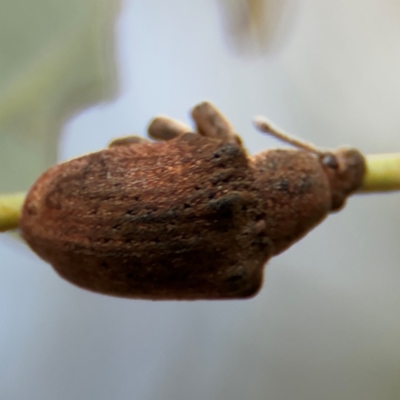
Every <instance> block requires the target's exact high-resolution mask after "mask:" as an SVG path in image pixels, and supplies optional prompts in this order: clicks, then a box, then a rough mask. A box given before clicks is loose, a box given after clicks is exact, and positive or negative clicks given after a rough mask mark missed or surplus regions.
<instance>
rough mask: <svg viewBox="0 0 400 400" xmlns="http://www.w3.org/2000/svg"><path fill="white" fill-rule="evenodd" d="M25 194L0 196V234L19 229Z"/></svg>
mask: <svg viewBox="0 0 400 400" xmlns="http://www.w3.org/2000/svg"><path fill="white" fill-rule="evenodd" d="M24 199H25V193H15V194H2V195H0V232H5V231H8V230H11V229H17V228H18V220H19V215H20V212H21V208H22V204H23V203H24Z"/></svg>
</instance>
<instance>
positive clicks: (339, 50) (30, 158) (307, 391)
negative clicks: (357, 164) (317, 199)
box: [0, 0, 400, 400]
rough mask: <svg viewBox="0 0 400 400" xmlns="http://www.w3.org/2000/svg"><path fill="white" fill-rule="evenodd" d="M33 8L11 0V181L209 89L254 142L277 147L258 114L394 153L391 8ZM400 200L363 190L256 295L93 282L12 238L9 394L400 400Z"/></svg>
mask: <svg viewBox="0 0 400 400" xmlns="http://www.w3.org/2000/svg"><path fill="white" fill-rule="evenodd" d="M29 3H30V4H31V8H32V7H33V6H32V5H35V7H36V8H35V7H33V8H35V9H40V12H38V11H36V14H35V13H34V12H33V11H32V10H30V9H29V7H28V6H27V4H28V2H26V0H25V1H23V0H15V1H13V2H11V1H10V0H1V1H0V5H1V9H2V11H1V13H0V20H3V23H2V24H1V26H2V27H3V28H1V29H2V30H3V34H2V35H0V154H2V157H3V159H2V161H0V162H1V164H0V165H1V170H2V175H0V179H1V181H0V185H1V186H3V187H2V188H1V189H2V191H11V190H25V189H26V188H27V187H28V185H29V184H31V183H33V181H34V179H35V177H36V176H37V174H38V173H39V170H43V169H44V167H45V166H46V165H48V164H50V163H52V162H55V160H56V159H58V160H65V159H68V158H71V157H75V156H78V155H82V154H84V153H86V152H89V151H95V150H98V149H101V148H103V147H105V146H106V144H107V143H108V142H109V141H110V140H111V139H112V138H115V137H117V136H123V135H128V134H132V133H134V134H140V135H145V129H146V126H147V123H148V121H149V120H150V119H151V118H152V117H153V116H154V115H156V114H160V113H162V114H168V115H170V116H172V117H174V118H179V119H181V120H184V121H187V122H189V119H188V112H189V109H190V108H191V107H192V106H193V105H195V104H196V103H197V102H199V101H202V100H205V99H207V100H210V101H212V102H213V103H214V104H216V105H217V106H218V107H219V108H220V109H221V111H222V112H224V113H225V115H226V116H227V117H228V118H229V119H230V121H231V122H232V124H233V125H234V126H235V128H236V130H237V132H239V133H240V134H241V135H242V137H243V139H244V142H245V144H246V146H247V148H248V149H249V151H250V152H251V153H255V152H257V151H259V150H262V149H265V148H268V147H273V146H282V144H281V143H279V142H276V141H275V140H273V139H271V138H269V137H267V136H262V135H261V134H259V133H257V132H256V131H255V130H254V129H253V128H252V124H251V118H252V117H253V116H254V115H256V114H264V115H266V116H268V117H269V118H271V119H272V120H273V121H274V122H276V123H277V124H278V125H280V126H282V127H283V128H285V129H286V130H288V131H289V132H293V133H296V134H297V135H298V136H300V137H302V138H304V139H306V140H309V141H311V142H314V143H315V144H317V145H319V146H322V147H336V146H340V145H344V144H351V145H353V146H355V147H358V148H359V149H360V150H361V151H363V152H365V153H367V154H369V153H378V152H379V153H383V152H392V151H400V142H399V131H400V114H399V111H398V110H399V109H400V77H399V71H400V40H399V37H400V3H399V2H398V1H395V0H353V1H351V2H350V1H345V0H320V1H313V0H285V1H282V0H268V1H266V0H265V1H263V0H248V1H245V0H243V1H241V0H237V1H236V0H224V1H222V0H221V1H219V2H218V1H217V0H203V1H191V2H188V1H184V0H168V1H163V0H151V1H145V0H125V1H122V3H121V4H118V3H117V2H116V1H107V0H102V1H99V2H98V3H96V2H95V3H93V2H92V4H91V5H90V6H88V7H87V8H85V7H86V4H89V3H90V1H89V0H87V1H80V2H78V1H75V0H71V1H70V2H62V1H53V2H49V1H47V2H46V1H45V0H30V1H29ZM35 3H37V4H35ZM62 4H64V7H66V8H68V7H69V6H71V8H70V9H69V8H68V9H63V8H62V7H63V6H62ZM66 4H68V7H67V6H66ZM93 4H96V6H94V5H93ZM39 5H40V7H42V8H39ZM99 5H100V6H99ZM75 6H76V7H75ZM98 6H99V8H97V7H98ZM13 7H14V8H13ZM74 7H75V8H74ZM57 18H61V19H62V18H65V21H67V22H68V23H67V22H65V21H64V22H65V23H64V22H63V23H64V25H63V23H61V22H57V21H58V20H57ZM68 18H70V19H68ZM60 21H61V20H60ZM71 21H72V22H71ZM88 21H89V22H90V23H89V22H88ZM83 26H85V27H86V28H85V29H86V30H85V29H83V30H80V28H81V27H83ZM89 28H90V29H89ZM7 29H8V30H9V31H7ZM45 29H49V32H51V34H46V30H45ZM55 30H56V31H57V32H56V33H55ZM7 32H12V34H11V33H10V34H8V36H4V35H6V34H7ZM35 32H38V33H40V35H38V36H37V43H39V44H43V43H46V46H45V47H44V48H41V46H40V45H38V46H37V48H35V47H34V46H33V45H30V44H29V42H28V43H26V42H25V39H27V38H30V40H33V39H32V38H33V36H34V34H35ZM65 32H68V34H70V33H74V34H75V36H74V38H72V39H71V37H70V36H68V35H65ZM80 35H82V36H80ZM67 39H68V40H67ZM7 41H8V42H7ZM48 41H50V42H49V44H48V45H47V42H48ZM5 42H7V43H8V47H7V46H5V45H4V43H5ZM14 42H15V43H16V45H15V47H13V46H12V44H13V43H14ZM7 43H6V44H7ZM10 43H11V47H10ZM21 43H24V45H25V48H24V47H23V46H22V47H21V46H20V47H17V44H18V45H19V44H21ZM77 43H78V44H79V46H81V47H79V46H78V45H77ZM2 45H4V46H3V47H2ZM63 46H64V47H65V49H66V50H65V51H64V50H63V49H64V47H63ZM74 46H75V47H74ZM32 48H34V49H36V50H35V51H33V50H32ZM16 49H22V50H21V53H18V52H17V50H16ZM29 49H30V50H31V51H30V52H29V51H28V50H29ZM61 50H62V51H61ZM75 50H76V51H75ZM63 51H64V52H63ZM39 55H40V57H39ZM28 56H29V57H31V58H29V59H28V60H27V59H26V57H28ZM24 57H25V58H24ZM85 57H86V58H85ZM43 60H45V62H44V61H43ZM49 60H50V61H49ZM114 60H115V63H114ZM52 63H53V64H52ZM42 65H44V66H45V67H46V68H47V69H46V68H44V69H41V68H42ZM31 66H32V68H30V67H31ZM28 67H29V68H28ZM18 68H20V69H18ZM35 68H36V69H35ZM54 71H55V72H54ZM70 73H71V77H70V76H69V75H68V74H70ZM7 74H8V75H7ZM82 74H83V75H82ZM116 77H118V78H117V79H116ZM75 78H76V79H75ZM24 79H25V81H24ZM29 79H31V80H29ZM32 82H33V83H32ZM116 82H118V85H117V83H116ZM13 85H14V86H13ZM24 85H25V86H24ZM50 87H51V89H50ZM24 88H25V89H24ZM72 89H73V90H72ZM46 90H47V91H46ZM10 93H11V94H10ZM43 93H44V94H46V96H47V97H46V98H44V97H45V96H44V94H43ZM54 93H55V94H56V95H55V94H54ZM7 96H8V97H7ZM29 96H30V97H29ZM89 105H90V106H89ZM84 106H85V107H84ZM7 107H8V108H7ZM77 110H79V111H77ZM18 113H20V114H18ZM58 133H60V135H58ZM1 148H2V150H1ZM7 157H8V158H7ZM0 159H1V157H0ZM1 186H0V187H1ZM399 204H400V198H399V195H398V194H385V195H368V196H367V195H363V196H361V195H359V196H354V198H351V199H350V200H349V201H348V204H347V206H346V207H345V209H344V210H342V211H341V212H340V213H338V214H334V215H331V216H330V217H329V218H328V219H327V220H326V221H325V222H324V223H323V224H322V225H321V226H319V227H318V228H316V229H315V230H314V231H313V232H311V233H310V234H309V235H308V236H307V237H306V238H305V239H303V240H302V241H301V242H300V243H298V244H296V245H295V246H293V247H292V248H291V249H289V250H288V251H286V252H285V253H284V254H282V255H281V256H279V257H277V258H274V259H272V260H271V261H270V262H269V264H268V266H267V268H266V276H265V283H264V287H263V289H262V290H261V292H260V293H259V294H258V295H257V296H256V297H255V298H253V299H251V300H246V301H221V302H212V301H211V302H210V301H197V302H150V301H138V300H124V299H117V298H112V297H106V296H101V295H97V294H93V293H89V292H86V291H84V290H81V289H79V288H76V287H74V286H72V285H70V284H69V283H67V282H65V281H63V280H62V279H60V278H59V277H58V276H57V275H56V274H55V272H53V270H52V269H51V267H50V266H49V265H47V264H45V263H44V262H42V261H41V260H39V259H38V258H37V257H36V256H35V255H34V254H33V253H31V252H30V251H29V250H28V248H26V247H25V245H24V244H23V243H22V242H19V241H17V240H15V239H14V238H12V237H10V236H7V235H1V236H0V267H1V268H0V399H1V400H25V399H29V400H54V399H59V400H64V399H65V400H69V399H96V400H106V399H135V400H155V399H163V400H164V399H165V400H184V399H185V400H186V399H191V400H203V399H218V400H223V399H226V400H228V399H229V400H232V399H255V400H258V399H260V400H261V399H270V400H290V399H296V400H321V399H324V400H330V399H332V400H333V399H346V400H347V399H349V400H350V399H351V400H358V399H360V400H361V399H362V400H376V399H384V400H386V399H393V400H398V399H399V398H400V380H399V375H400V319H399V309H400V291H399V283H400V268H399V266H400V246H399V245H398V240H399V237H400V212H399Z"/></svg>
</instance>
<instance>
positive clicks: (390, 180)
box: [0, 153, 400, 232]
mask: <svg viewBox="0 0 400 400" xmlns="http://www.w3.org/2000/svg"><path fill="white" fill-rule="evenodd" d="M365 160H366V165H367V170H366V174H365V177H364V182H363V185H362V187H361V188H360V190H359V191H358V193H374V192H389V191H395V190H400V153H390V154H371V155H368V156H366V157H365ZM24 199H25V193H15V194H0V232H5V231H8V230H12V229H17V228H18V221H19V216H20V212H21V208H22V205H23V203H24Z"/></svg>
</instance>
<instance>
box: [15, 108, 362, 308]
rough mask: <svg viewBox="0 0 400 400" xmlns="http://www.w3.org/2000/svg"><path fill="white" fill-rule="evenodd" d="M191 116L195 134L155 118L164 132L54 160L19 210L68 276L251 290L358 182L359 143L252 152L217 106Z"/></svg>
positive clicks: (197, 295)
mask: <svg viewBox="0 0 400 400" xmlns="http://www.w3.org/2000/svg"><path fill="white" fill-rule="evenodd" d="M192 116H193V118H194V120H195V122H196V125H197V131H198V132H197V133H192V132H190V128H187V127H185V126H184V125H182V124H179V123H176V122H174V121H172V120H169V119H166V118H163V117H161V118H157V119H155V120H154V121H153V122H152V124H151V125H150V127H149V133H150V135H151V136H152V137H153V138H156V139H159V140H160V139H161V140H162V141H159V142H150V141H146V140H143V139H140V138H136V137H129V138H125V139H118V140H116V141H114V142H113V143H112V144H111V145H110V147H109V148H108V149H105V150H102V151H99V152H96V153H92V154H88V155H86V156H83V157H80V158H76V159H73V160H71V161H68V162H66V163H63V164H59V165H57V166H55V167H53V168H50V169H49V170H48V171H46V172H45V173H44V174H43V175H42V176H41V177H40V178H39V179H38V180H37V182H36V183H35V184H34V185H33V187H32V188H31V190H30V191H29V193H28V196H27V198H26V201H25V204H24V207H23V212H22V217H21V220H20V227H21V232H22V236H23V237H24V239H25V240H26V241H27V243H28V244H29V245H30V247H31V248H32V249H33V250H34V251H35V252H36V253H37V254H38V255H39V256H40V257H42V258H43V259H44V260H46V261H48V262H49V263H50V264H52V266H53V267H54V268H55V270H56V271H57V272H58V273H59V274H60V275H61V276H62V277H64V278H66V279H67V280H69V281H70V282H72V283H74V284H76V285H78V286H81V287H83V288H86V289H89V290H93V291H96V292H100V293H104V294H109V295H115V296H121V297H130V298H144V299H153V300H157V299H229V298H245V297H250V296H252V295H254V294H255V293H257V291H258V290H259V288H260V287H261V285H262V279H263V269H264V265H265V263H266V262H267V261H268V259H269V258H271V257H272V256H274V255H276V254H279V253H280V252H282V251H283V250H285V249H286V248H288V247H289V246H290V245H291V244H293V243H294V242H296V241H297V240H299V239H300V238H301V237H303V236H304V235H305V234H306V233H307V232H308V231H309V230H310V229H312V228H313V227H314V226H315V225H317V224H318V223H319V222H321V221H322V220H323V219H324V218H325V217H326V216H327V214H328V213H329V212H330V211H333V210H336V209H338V208H340V207H341V206H342V205H343V203H344V201H345V199H346V198H347V196H348V195H349V194H350V193H352V192H353V191H355V190H356V189H357V188H358V187H359V186H360V184H361V180H362V176H363V173H364V159H363V157H362V155H361V154H360V153H359V152H358V151H357V150H354V149H339V150H337V151H336V152H315V151H308V150H303V149H302V150H299V149H294V150H283V149H277V150H268V151H265V152H262V153H260V154H258V155H255V156H254V157H250V156H248V155H247V154H246V152H245V150H244V148H243V147H242V144H241V141H240V139H239V138H238V137H237V136H236V135H235V134H234V132H233V129H232V127H231V126H230V125H229V124H228V122H227V121H226V120H225V119H224V118H223V116H222V115H221V114H219V112H218V111H217V110H216V109H215V108H214V107H213V106H212V105H210V104H209V103H202V104H200V105H198V106H197V107H195V108H194V110H193V112H192ZM260 127H261V129H262V126H260ZM268 129H269V130H270V129H271V128H270V127H269V128H268Z"/></svg>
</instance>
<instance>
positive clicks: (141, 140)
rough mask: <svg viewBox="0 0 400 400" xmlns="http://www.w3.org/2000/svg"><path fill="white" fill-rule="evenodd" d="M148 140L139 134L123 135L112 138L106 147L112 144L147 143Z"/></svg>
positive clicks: (112, 145)
mask: <svg viewBox="0 0 400 400" xmlns="http://www.w3.org/2000/svg"><path fill="white" fill-rule="evenodd" d="M148 142H149V141H148V140H147V139H145V138H142V137H140V136H125V137H121V138H117V139H114V140H113V141H111V142H110V143H109V145H108V147H114V146H129V145H131V144H140V143H148Z"/></svg>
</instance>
